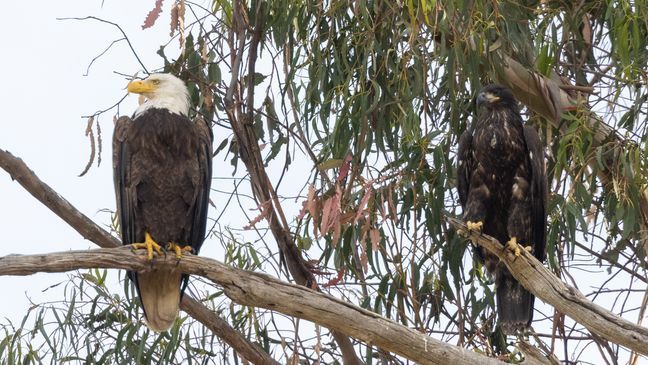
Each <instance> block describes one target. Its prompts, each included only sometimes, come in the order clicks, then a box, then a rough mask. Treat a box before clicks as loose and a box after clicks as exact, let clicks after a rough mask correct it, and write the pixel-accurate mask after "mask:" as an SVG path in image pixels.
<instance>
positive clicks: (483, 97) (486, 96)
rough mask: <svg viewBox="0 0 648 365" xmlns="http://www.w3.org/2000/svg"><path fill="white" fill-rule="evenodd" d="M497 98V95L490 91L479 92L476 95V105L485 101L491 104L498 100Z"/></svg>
mask: <svg viewBox="0 0 648 365" xmlns="http://www.w3.org/2000/svg"><path fill="white" fill-rule="evenodd" d="M499 99H500V97H499V96H495V95H493V94H491V93H484V92H481V93H479V94H478V95H477V106H478V107H479V106H482V105H483V104H486V103H488V104H491V103H494V102H496V101H498V100H499Z"/></svg>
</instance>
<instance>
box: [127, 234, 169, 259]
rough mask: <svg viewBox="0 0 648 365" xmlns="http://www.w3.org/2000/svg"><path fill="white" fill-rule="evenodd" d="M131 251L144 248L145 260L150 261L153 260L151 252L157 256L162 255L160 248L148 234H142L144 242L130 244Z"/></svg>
mask: <svg viewBox="0 0 648 365" xmlns="http://www.w3.org/2000/svg"><path fill="white" fill-rule="evenodd" d="M131 247H133V249H138V248H145V249H146V259H147V260H149V261H151V260H153V250H155V252H157V254H158V255H162V248H161V247H160V245H158V244H157V242H155V241H154V240H153V238H151V235H150V234H149V233H148V232H145V233H144V242H138V243H133V244H131Z"/></svg>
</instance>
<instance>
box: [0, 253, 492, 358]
mask: <svg viewBox="0 0 648 365" xmlns="http://www.w3.org/2000/svg"><path fill="white" fill-rule="evenodd" d="M153 266H155V267H156V268H160V267H164V266H166V267H167V268H171V269H175V270H178V271H180V272H183V273H187V274H191V275H198V276H202V277H205V278H207V279H209V280H211V281H213V282H214V283H216V284H219V285H221V286H222V287H223V290H224V292H225V294H226V295H227V296H228V297H229V298H231V299H232V300H233V301H235V302H237V303H239V304H241V305H248V306H254V307H261V308H266V309H270V310H274V311H277V312H281V313H284V314H287V315H290V316H294V317H298V318H302V319H305V320H309V321H311V322H315V323H319V324H321V325H323V326H326V327H328V328H330V329H332V330H336V331H339V332H340V333H345V334H347V335H350V336H353V337H355V338H358V339H360V340H362V341H364V342H366V343H368V344H371V345H375V346H378V347H380V348H381V349H384V350H386V351H390V352H393V353H395V354H398V355H400V356H403V357H406V358H408V359H411V360H413V361H416V362H417V363H420V364H439V365H447V364H448V363H456V364H484V365H488V364H503V363H502V362H500V361H499V360H497V359H494V358H489V357H487V356H484V355H480V354H477V353H475V352H472V351H470V350H466V349H463V348H461V347H458V346H453V345H450V344H447V343H445V342H442V341H439V340H437V339H434V338H432V337H429V336H426V335H425V334H422V333H420V332H418V331H416V330H414V329H411V328H408V327H405V326H402V325H400V324H398V323H396V322H394V321H392V320H390V319H387V318H384V317H382V316H380V315H378V314H376V313H374V312H371V311H368V310H366V309H363V308H360V307H357V306H354V305H352V304H350V303H347V302H345V301H343V300H341V299H337V298H335V297H332V296H329V295H327V294H323V293H321V292H317V291H314V290H311V289H309V288H307V287H304V286H301V285H294V284H290V283H286V282H283V281H280V280H278V279H275V278H272V277H270V276H267V275H265V274H261V273H255V272H250V271H245V270H241V269H237V268H234V267H230V266H227V265H225V264H222V263H220V262H218V261H216V260H213V259H210V258H206V257H200V256H194V255H191V254H187V255H185V256H184V257H183V258H182V260H178V259H176V258H175V256H174V255H165V256H155V258H154V259H153V261H147V259H146V255H145V252H144V251H141V252H137V251H133V250H131V249H130V247H127V246H122V247H119V248H111V249H94V250H84V251H67V252H57V253H50V254H43V255H26V256H22V255H9V256H5V257H1V258H0V275H31V274H34V273H37V272H64V271H69V270H77V269H90V268H117V269H124V270H134V271H140V272H142V271H148V270H150V269H151V268H152V267H153Z"/></svg>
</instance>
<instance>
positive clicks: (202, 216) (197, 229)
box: [190, 117, 214, 254]
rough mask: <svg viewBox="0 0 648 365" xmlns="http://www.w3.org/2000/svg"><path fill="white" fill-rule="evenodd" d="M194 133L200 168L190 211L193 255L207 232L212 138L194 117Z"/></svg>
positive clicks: (198, 249) (200, 121) (204, 122)
mask: <svg viewBox="0 0 648 365" xmlns="http://www.w3.org/2000/svg"><path fill="white" fill-rule="evenodd" d="M193 127H194V128H195V133H196V135H197V136H198V148H197V150H196V156H197V158H198V165H199V167H200V179H199V180H198V182H197V186H196V190H195V197H196V198H195V199H196V200H195V202H194V205H193V209H192V215H193V219H192V222H193V224H192V226H191V237H190V242H191V247H192V248H193V249H194V253H196V254H197V253H198V251H200V247H201V246H202V243H203V241H204V239H205V234H206V231H207V210H208V208H209V192H210V189H211V179H212V141H213V139H214V136H213V134H212V130H211V128H210V126H209V125H208V124H207V122H206V121H205V120H204V119H203V118H201V117H196V119H195V120H194V122H193Z"/></svg>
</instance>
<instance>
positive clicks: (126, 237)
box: [113, 117, 137, 245]
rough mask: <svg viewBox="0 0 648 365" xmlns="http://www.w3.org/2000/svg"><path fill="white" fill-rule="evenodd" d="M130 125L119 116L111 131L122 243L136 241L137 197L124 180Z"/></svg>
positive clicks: (125, 177) (128, 155) (128, 159)
mask: <svg viewBox="0 0 648 365" xmlns="http://www.w3.org/2000/svg"><path fill="white" fill-rule="evenodd" d="M132 125H133V120H132V119H131V118H129V117H121V118H119V119H117V121H116V122H115V132H114V133H113V179H114V182H115V195H116V197H117V216H118V217H119V227H120V231H121V239H122V244H124V245H128V244H131V243H133V242H137V241H135V234H136V232H135V203H136V201H137V198H136V196H135V190H134V189H126V186H127V185H126V181H127V179H128V177H129V176H130V173H131V171H130V168H131V165H130V157H131V151H130V147H129V145H128V143H127V136H128V132H129V130H130V128H131V126H132Z"/></svg>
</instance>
